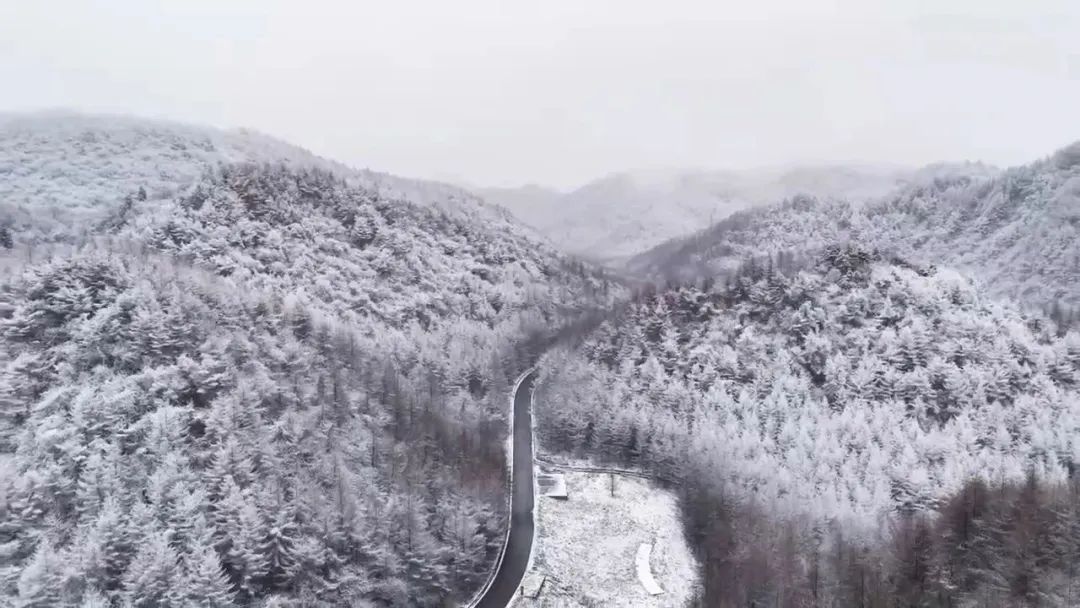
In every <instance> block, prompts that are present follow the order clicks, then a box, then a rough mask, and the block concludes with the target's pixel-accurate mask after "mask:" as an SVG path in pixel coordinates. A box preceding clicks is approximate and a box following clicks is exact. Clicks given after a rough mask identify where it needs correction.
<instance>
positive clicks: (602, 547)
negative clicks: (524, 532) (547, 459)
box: [511, 471, 698, 608]
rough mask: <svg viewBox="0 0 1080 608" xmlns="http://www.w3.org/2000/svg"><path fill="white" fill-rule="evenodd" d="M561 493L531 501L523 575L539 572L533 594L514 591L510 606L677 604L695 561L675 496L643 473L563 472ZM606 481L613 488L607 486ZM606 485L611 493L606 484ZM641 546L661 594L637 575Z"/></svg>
mask: <svg viewBox="0 0 1080 608" xmlns="http://www.w3.org/2000/svg"><path fill="white" fill-rule="evenodd" d="M564 476H565V480H566V486H567V493H568V499H565V500H559V499H552V498H546V497H540V498H538V499H537V507H536V524H537V538H536V545H535V546H534V551H535V555H534V558H535V559H534V561H533V564H532V566H531V569H530V574H536V575H543V576H546V577H547V579H546V580H545V582H544V585H543V589H542V590H541V593H540V596H539V597H537V598H535V599H533V598H525V597H521V596H518V597H517V598H515V600H514V602H513V603H512V604H511V605H512V606H514V607H516V608H532V607H560V608H561V607H568V606H605V607H607V606H614V607H620V606H621V607H626V608H630V607H633V608H650V607H657V608H659V607H661V606H663V607H670V606H682V605H684V604H685V603H686V602H687V600H688V599H689V598H690V596H691V594H692V591H693V588H694V585H695V584H696V582H697V572H698V567H697V563H696V561H695V559H694V557H693V555H692V554H691V553H690V548H689V547H688V546H687V544H686V541H685V540H684V538H683V533H682V524H681V522H680V520H679V511H678V505H677V504H676V500H675V496H674V495H672V494H671V493H670V492H668V491H666V490H663V489H661V488H658V487H656V486H655V485H653V484H651V483H650V482H648V481H646V480H643V479H636V478H632V477H626V476H621V475H614V476H612V475H610V474H605V473H583V472H577V471H566V472H565V475H564ZM613 480H614V486H613ZM613 487H614V496H612V488H613ZM642 544H651V545H652V546H653V549H652V552H651V555H650V556H649V562H650V565H651V570H652V574H653V575H654V577H655V580H654V583H657V584H658V586H659V587H661V588H662V589H663V594H662V595H657V596H654V595H650V594H649V591H648V590H647V589H646V588H645V587H644V586H643V585H642V583H641V581H640V580H639V578H638V573H637V563H636V557H637V552H638V548H639V547H640V546H641V545H642Z"/></svg>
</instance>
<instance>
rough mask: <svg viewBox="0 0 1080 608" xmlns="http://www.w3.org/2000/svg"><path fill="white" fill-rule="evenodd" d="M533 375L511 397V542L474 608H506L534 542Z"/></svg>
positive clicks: (515, 589) (523, 573)
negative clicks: (512, 430) (512, 423)
mask: <svg viewBox="0 0 1080 608" xmlns="http://www.w3.org/2000/svg"><path fill="white" fill-rule="evenodd" d="M535 379H536V372H532V373H530V374H529V375H528V376H526V377H525V380H524V381H523V382H522V383H521V385H520V386H519V387H518V390H517V394H516V395H514V463H513V467H514V468H513V469H512V473H511V482H512V484H513V490H512V492H513V494H512V496H511V502H510V540H509V542H508V543H507V544H506V553H505V554H504V555H503V561H502V565H500V566H499V570H498V572H496V573H495V579H494V580H493V581H492V583H491V587H489V588H488V590H487V593H485V594H484V597H483V598H481V599H480V603H478V604H477V608H505V607H506V605H507V604H509V603H510V600H511V599H512V598H513V597H514V594H515V593H517V590H518V586H520V585H521V579H522V577H524V576H525V567H526V566H527V565H528V563H529V551H530V550H531V549H532V540H533V446H532V414H531V413H530V412H529V407H530V406H531V405H532V403H531V401H532V387H533V381H534V380H535Z"/></svg>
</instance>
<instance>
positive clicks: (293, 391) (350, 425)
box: [0, 116, 620, 606]
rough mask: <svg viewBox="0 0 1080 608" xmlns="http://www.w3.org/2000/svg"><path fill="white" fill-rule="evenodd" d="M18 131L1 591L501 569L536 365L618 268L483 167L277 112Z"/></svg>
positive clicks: (467, 587) (1, 304) (332, 598)
mask: <svg viewBox="0 0 1080 608" xmlns="http://www.w3.org/2000/svg"><path fill="white" fill-rule="evenodd" d="M0 150H3V151H4V159H5V160H4V164H3V165H2V167H3V169H2V171H3V173H4V179H0V183H2V184H3V188H4V191H3V193H2V194H0V201H3V204H4V210H5V211H4V212H5V213H12V212H18V213H19V214H20V215H17V216H16V215H12V216H9V217H8V220H7V222H8V225H9V226H10V227H9V229H8V232H7V235H8V236H9V237H10V238H9V242H7V243H6V244H5V246H4V247H0V268H2V269H3V273H0V547H2V550H0V598H3V599H0V604H5V605H6V604H8V603H11V604H14V605H27V606H30V605H34V606H58V605H92V606H104V605H120V604H123V605H133V606H188V605H200V606H225V605H233V604H239V605H283V604H288V603H290V602H292V603H294V604H296V605H373V606H374V605H378V606H442V605H447V604H453V603H460V602H463V601H465V600H467V599H468V597H469V596H470V594H471V593H473V592H474V591H475V590H477V589H478V588H479V587H480V586H481V585H482V583H483V581H484V580H485V577H486V576H487V574H488V572H490V570H491V567H492V564H493V560H494V558H495V556H496V555H497V553H498V550H499V547H500V543H501V541H502V539H503V538H504V534H505V522H506V517H505V504H506V502H505V501H506V484H505V481H506V476H505V475H506V469H505V462H504V452H503V440H502V439H503V437H504V436H505V433H506V430H507V428H506V403H505V401H506V394H507V392H508V391H509V387H508V386H507V382H508V378H512V377H513V375H514V374H516V373H517V372H519V371H520V370H521V369H522V368H523V366H526V365H528V364H529V362H530V360H531V357H533V356H534V353H533V352H532V351H531V350H530V336H531V335H534V334H538V335H543V334H545V333H547V332H549V331H550V330H552V329H554V328H557V327H558V326H559V325H560V324H562V323H563V322H565V321H567V320H570V319H573V318H574V316H575V315H576V314H578V313H580V312H581V311H583V310H586V309H588V308H590V307H596V306H601V307H603V306H607V305H609V304H610V302H611V301H612V299H613V298H615V297H617V296H618V294H619V292H620V289H619V287H618V286H616V285H613V284H611V283H609V282H608V281H607V280H606V279H604V278H603V277H602V276H601V275H599V274H597V273H596V272H594V271H593V270H591V269H590V268H589V267H587V266H585V265H584V264H582V263H581V262H578V261H576V260H573V259H571V258H567V257H565V256H563V255H562V254H560V253H558V252H556V251H555V250H554V249H553V248H552V247H551V246H550V245H549V244H547V243H546V242H545V241H543V240H540V239H538V238H536V237H535V236H534V235H533V233H532V231H531V230H529V229H526V228H522V227H520V226H518V225H517V224H515V223H514V222H513V221H512V218H510V216H509V215H508V214H506V213H504V212H502V211H501V210H499V209H497V208H493V207H490V206H488V205H485V204H483V203H482V202H480V201H477V200H476V199H475V198H473V197H471V196H469V195H465V194H463V193H461V192H460V191H458V190H456V189H453V188H451V187H446V186H442V185H439V184H424V183H422V182H412V181H409V180H401V179H398V178H390V177H388V176H381V175H377V174H371V173H367V172H363V171H353V170H351V169H348V168H344V167H342V166H341V165H338V164H336V163H332V162H329V161H325V160H322V159H319V158H317V157H314V156H312V155H310V154H307V153H305V152H303V151H300V150H298V149H296V148H293V147H291V146H288V145H286V144H281V143H280V142H274V141H273V140H267V139H265V138H263V137H262V136H258V135H254V134H250V133H244V132H239V133H222V132H219V131H214V130H212V129H203V128H198V127H182V126H177V125H171V124H167V123H158V122H145V121H140V120H136V119H126V118H124V119H117V118H85V117H73V116H61V117H58V118H57V119H56V122H53V121H52V119H51V118H50V117H48V116H34V117H31V118H27V119H19V118H16V119H8V121H7V122H6V124H5V126H4V128H3V130H2V131H0ZM412 196H416V197H418V198H421V199H422V200H420V201H419V202H414V201H412V200H411V199H408V198H407V197H412ZM444 197H445V198H444Z"/></svg>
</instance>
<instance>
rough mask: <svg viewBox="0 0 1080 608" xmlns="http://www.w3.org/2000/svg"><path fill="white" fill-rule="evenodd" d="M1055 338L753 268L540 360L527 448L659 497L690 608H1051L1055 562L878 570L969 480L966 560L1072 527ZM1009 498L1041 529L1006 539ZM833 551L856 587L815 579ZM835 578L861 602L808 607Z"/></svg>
mask: <svg viewBox="0 0 1080 608" xmlns="http://www.w3.org/2000/svg"><path fill="white" fill-rule="evenodd" d="M1059 334H1060V332H1059V331H1058V328H1057V327H1056V326H1055V324H1054V323H1053V322H1052V321H1050V320H1049V319H1046V318H1044V317H1041V316H1034V317H1029V316H1024V315H1023V314H1021V313H1020V312H1019V311H1017V310H1016V309H1014V308H1012V307H1011V306H1010V305H1009V304H1004V303H1001V302H999V301H996V300H994V299H992V298H990V297H989V296H987V295H985V294H984V293H983V292H981V291H980V290H979V289H978V288H977V287H975V286H974V285H972V283H971V282H970V281H969V280H967V279H965V278H963V277H962V276H961V275H959V274H957V273H955V272H953V271H948V270H942V269H937V268H935V267H933V266H923V265H919V264H911V263H908V262H906V261H904V260H903V259H897V258H893V257H891V256H888V255H882V254H880V253H878V252H874V251H871V250H865V249H861V248H859V247H854V246H829V247H825V248H824V249H823V253H822V254H821V256H820V257H819V258H818V259H817V260H816V261H815V262H814V263H812V264H810V265H808V266H806V267H804V268H803V269H801V270H800V269H797V268H787V266H786V262H785V263H778V262H777V260H775V259H772V260H765V261H764V263H760V264H759V263H756V262H753V263H750V264H748V265H745V266H743V267H741V268H739V269H738V270H737V271H736V272H735V274H734V275H733V277H732V278H731V280H730V281H729V282H727V283H719V284H716V285H711V284H709V283H708V282H705V283H702V284H698V285H697V286H684V287H674V288H672V289H669V290H666V291H660V292H656V291H645V292H643V293H642V294H641V295H640V296H639V297H638V298H637V299H636V300H635V302H634V303H633V304H632V305H631V306H630V307H629V308H628V309H627V310H625V311H623V312H621V313H620V314H618V315H616V316H615V317H613V318H611V319H609V320H608V321H606V322H604V323H602V324H601V325H600V326H599V327H598V328H597V329H596V330H595V331H593V332H592V333H591V334H589V335H588V336H587V337H586V338H585V339H584V341H583V342H582V343H581V344H580V345H578V346H577V347H575V348H569V347H568V348H564V349H560V350H557V351H555V352H552V353H550V354H549V355H547V356H546V359H545V360H546V362H547V365H545V366H544V369H545V370H546V371H545V374H546V376H545V377H544V378H543V379H542V381H541V382H542V383H541V387H542V388H541V391H542V397H541V398H540V399H539V400H538V404H539V407H540V410H539V411H538V414H537V420H538V423H539V425H540V429H539V437H540V440H541V444H542V445H544V446H545V447H546V448H548V449H557V450H561V451H567V452H571V453H576V454H579V455H581V456H586V457H591V458H594V459H600V460H606V461H609V462H618V463H620V464H629V465H633V466H637V467H641V468H644V469H646V470H650V471H653V472H655V473H656V474H658V475H659V476H661V477H662V478H664V479H669V480H675V481H677V482H679V484H680V485H681V486H682V488H683V493H684V501H683V507H684V513H685V515H686V517H687V526H688V529H687V531H688V534H689V535H690V536H691V538H692V540H693V542H694V543H695V544H696V545H697V546H698V547H699V558H700V559H701V561H702V563H703V564H704V566H703V567H704V568H705V573H704V576H703V580H705V581H706V583H705V584H706V589H705V590H704V591H703V596H702V598H703V601H704V602H705V603H704V605H733V606H734V605H751V604H749V602H750V601H757V602H760V603H761V604H760V605H784V606H789V605H790V606H796V605H803V604H801V603H800V602H803V601H809V599H808V597H809V596H810V595H812V596H813V597H814V601H815V602H821V603H819V604H817V605H882V606H886V605H888V606H893V605H933V606H937V605H941V606H946V605H967V604H954V603H950V602H955V601H960V600H961V599H964V598H968V599H971V598H974V597H977V595H968V593H969V592H970V593H975V591H976V590H982V591H985V592H987V593H993V594H995V595H993V597H994V598H996V599H995V600H994V601H992V602H989V603H988V604H987V605H991V606H1005V605H1012V604H1010V603H1009V602H1010V601H1012V600H1011V599H1009V598H1013V599H1015V597H1014V596H1013V595H1010V594H1013V593H1018V592H1016V591H1015V590H1014V589H1012V588H1011V587H1010V585H1011V584H1012V582H1014V581H1013V577H1022V576H1029V577H1041V578H1039V583H1038V585H1036V586H1039V587H1040V589H1042V587H1041V586H1042V585H1046V586H1047V588H1046V589H1042V590H1041V591H1040V593H1041V592H1046V593H1048V594H1050V595H1047V596H1046V597H1047V598H1051V597H1052V598H1053V599H1054V601H1053V602H1049V604H1050V605H1068V604H1067V603H1065V604H1062V603H1061V601H1060V600H1061V598H1062V597H1063V594H1064V593H1065V592H1066V586H1067V585H1071V584H1073V583H1074V582H1075V578H1063V577H1059V574H1058V573H1059V572H1060V569H1064V568H1065V566H1066V565H1067V564H1068V563H1069V562H1068V560H1069V559H1071V558H1066V557H1063V556H1062V555H1060V554H1059V555H1058V557H1054V558H1051V557H1047V558H1046V560H1047V561H1045V562H1044V563H1043V566H1041V567H1040V571H1038V572H1035V573H1032V568H1033V567H1032V566H1031V565H1030V564H1028V565H1022V564H1021V565H1017V564H1016V563H1014V562H1011V561H1008V560H1005V559H1002V560H1000V561H993V562H991V563H986V564H982V565H981V566H979V568H981V570H979V571H978V572H975V571H974V569H975V566H974V565H973V564H974V562H972V563H967V564H966V565H964V566H963V567H960V566H956V569H955V570H954V571H951V572H944V571H942V572H936V573H935V572H929V571H926V572H919V573H917V574H918V577H919V578H918V579H917V581H916V582H913V581H912V580H910V579H906V578H904V577H905V576H908V575H909V574H910V573H909V572H907V571H905V570H904V568H905V567H907V566H910V563H908V562H904V561H903V560H904V559H907V558H903V556H900V555H899V553H901V552H902V551H908V550H912V548H911V546H910V544H905V543H912V542H916V541H917V542H924V541H925V542H929V541H926V538H927V537H926V536H920V537H918V538H916V537H915V536H910V537H909V536H904V534H907V532H911V533H912V534H915V532H912V530H915V529H916V528H917V529H918V530H920V532H919V534H932V532H930V530H931V529H933V527H934V526H938V525H940V526H946V525H952V524H951V523H949V522H948V521H945V522H944V523H941V522H942V521H943V520H941V519H938V518H935V517H929V518H924V516H928V515H934V514H937V513H938V512H939V510H945V509H948V508H952V507H949V505H952V504H954V501H959V502H958V503H956V504H967V503H964V502H963V500H965V499H964V498H963V496H964V494H963V492H965V490H964V488H965V487H967V484H969V482H972V480H979V481H981V482H982V483H984V484H989V485H991V486H992V487H994V488H995V490H994V491H993V492H992V493H991V494H992V495H993V497H995V498H993V499H991V498H988V496H990V495H988V494H985V492H986V487H987V485H984V486H981V487H982V490H979V489H978V488H977V489H976V490H972V491H975V492H979V491H982V492H984V494H978V495H977V496H976V498H975V499H974V500H976V501H977V502H979V506H978V509H980V510H979V511H977V512H974V513H969V516H970V517H972V518H980V517H982V516H983V515H985V513H984V511H983V510H986V513H988V512H989V511H995V512H996V513H997V515H996V516H995V517H998V518H999V520H997V523H996V524H994V525H995V526H998V527H996V528H994V530H995V532H994V534H997V536H994V537H993V538H990V537H987V538H986V539H984V540H985V542H986V543H987V544H985V545H984V546H983V547H982V549H980V550H981V551H984V552H983V553H981V554H980V555H982V556H983V557H986V558H987V559H990V558H992V557H994V556H995V555H996V552H1005V551H1014V550H1017V551H1019V550H1025V551H1026V550H1030V547H1028V546H1025V547H1021V548H1017V547H1016V546H1013V545H1010V544H1009V543H1011V542H1013V540H1015V538H1013V537H1012V536H1010V535H1011V534H1014V533H1016V534H1027V533H1030V534H1036V531H1039V532H1038V533H1039V534H1042V533H1049V532H1047V530H1049V526H1051V524H1052V525H1059V524H1060V525H1066V524H1067V525H1074V524H1076V521H1077V520H1076V517H1077V516H1078V515H1080V514H1077V513H1073V512H1072V511H1069V513H1071V515H1069V517H1071V518H1072V519H1067V520H1066V519H1060V518H1058V516H1059V515H1060V517H1064V515H1062V514H1061V513H1060V512H1058V511H1054V509H1058V508H1061V507H1062V505H1063V504H1067V502H1064V503H1063V502H1060V499H1058V498H1055V496H1059V494H1056V493H1055V492H1057V491H1056V490H1053V488H1055V487H1057V486H1056V484H1062V483H1065V482H1067V481H1068V480H1069V479H1070V478H1071V477H1072V475H1073V474H1074V472H1075V469H1076V465H1077V462H1078V459H1080V443H1078V441H1077V437H1080V391H1078V386H1080V335H1078V334H1077V333H1075V332H1068V333H1065V334H1064V335H1062V336H1060V337H1059ZM1028 476H1031V477H1032V478H1033V479H1037V480H1038V481H1039V484H1040V485H1038V486H1034V485H1033V486H1032V488H1033V489H1031V490H1029V491H1028V493H1027V494H1026V498H1025V499H1024V500H1028V501H1029V504H1031V508H1032V509H1033V511H1032V513H1034V512H1035V511H1038V512H1040V513H1041V512H1043V511H1045V512H1047V513H1049V512H1051V511H1053V512H1054V513H1058V515H1054V516H1053V517H1050V516H1049V515H1047V516H1046V517H1045V518H1042V519H1038V518H1036V517H1035V516H1034V515H1032V517H1033V519H1032V520H1031V521H1029V522H1027V523H1022V522H1021V523H1017V521H1018V520H1017V519H1016V518H1015V515H1016V511H1013V510H1011V509H1013V507H1012V506H1011V505H1013V504H1014V503H1013V502H1011V501H1013V500H1014V499H1015V500H1018V499H1016V494H1014V493H1013V491H1012V490H1011V489H1009V487H1008V486H1006V487H1004V488H1003V487H1002V486H1001V485H1000V484H1002V483H1006V484H1015V483H1020V482H1023V480H1024V479H1025V478H1026V477H1028ZM1044 488H1045V489H1044ZM955 496H960V498H954V497H955ZM1055 501H1058V502H1055ZM1007 505H1010V506H1007ZM1048 505H1054V506H1053V507H1051V506H1048ZM955 508H957V509H960V508H961V507H955ZM964 508H966V507H964ZM972 508H974V507H972ZM1038 517H1042V516H1041V515H1040V516H1038ZM1055 518H1058V519H1055ZM1036 519H1038V523H1037V525H1036V523H1035V520H1036ZM980 522H981V520H980ZM1055 522H1056V523H1055ZM976 523H978V522H976ZM984 523H985V522H983V523H979V525H984ZM972 525H973V526H974V525H975V524H974V523H973V524H972ZM985 525H989V524H985ZM1020 525H1030V526H1031V528H1030V529H1027V530H1025V529H1022V528H1017V527H1016V526H1020ZM1076 525H1080V524H1076ZM903 526H911V527H910V528H904V527H903ZM919 526H923V527H921V528H919ZM942 529H945V527H942ZM972 529H974V528H972ZM1077 529H1080V528H1077ZM905 530H906V531H907V532H905ZM986 530H989V528H986ZM950 533H951V532H950ZM986 534H990V532H989V531H987V532H986ZM1024 538H1029V537H1024ZM1032 538H1033V537H1032ZM913 539H915V540H913ZM919 539H921V540H919ZM1009 539H1013V540H1009ZM1065 541H1068V542H1080V535H1078V534H1075V533H1073V532H1070V533H1069V535H1068V536H1064V537H1062V542H1065ZM935 542H936V541H935ZM950 542H951V541H950ZM957 542H959V541H957ZM1025 542H1026V541H1025ZM1033 542H1034V541H1033ZM893 543H896V545H895V549H894V545H893ZM931 545H932V546H931ZM1046 546H1047V550H1049V545H1046ZM1056 546H1057V545H1055V547H1056ZM1069 546H1072V545H1069ZM1062 547H1064V545H1062ZM1059 548H1060V547H1059ZM920 550H923V551H925V553H924V554H922V557H920V558H919V559H923V558H925V559H926V560H927V561H926V563H927V566H926V567H927V568H929V567H930V566H929V562H930V557H929V556H930V555H931V554H934V559H945V558H944V557H941V556H943V555H951V553H949V552H950V551H959V550H963V547H956V546H953V545H951V544H949V543H945V542H943V543H942V544H941V545H937V544H932V543H931V544H928V545H926V546H925V547H924V548H923V549H920ZM1055 550H1057V549H1055ZM1062 550H1063V551H1066V550H1069V551H1071V549H1068V547H1065V548H1064V549H1062ZM848 551H850V552H851V555H853V556H856V557H853V558H852V559H853V560H855V563H857V564H860V565H859V568H862V570H857V571H851V570H845V569H846V568H848V567H849V566H848V565H847V562H842V563H839V564H838V563H829V564H825V563H821V564H819V565H814V564H816V563H818V562H817V560H825V559H827V558H826V556H827V555H839V556H841V558H842V556H843V555H845V554H846V553H845V552H848ZM894 551H895V552H896V553H894ZM938 551H940V552H941V553H940V555H939V554H938V553H937V552H938ZM833 552H837V553H833ZM860 552H862V553H860ZM859 555H862V556H863V557H857V556H859ZM1069 555H1072V553H1069ZM968 557H970V556H968ZM828 559H832V558H828ZM842 559H846V558H842ZM785 564H786V565H785ZM905 564H906V565H905ZM941 567H944V566H941ZM853 572H854V574H853ZM860 573H861V574H860ZM852 576H862V577H864V578H865V580H864V583H865V584H867V585H868V584H869V582H868V581H869V580H870V579H869V578H866V577H876V578H874V580H875V582H874V585H876V586H877V587H876V588H875V589H873V590H870V589H869V587H865V585H864V589H863V591H864V592H865V593H866V594H867V595H864V596H863V597H864V599H863V600H861V601H859V602H857V603H854V604H851V603H846V602H850V601H854V600H851V599H848V600H841V599H829V600H828V601H826V599H825V597H826V596H825V595H819V594H824V593H825V586H831V587H830V588H829V589H828V594H829V597H830V598H834V597H836V596H835V595H833V594H843V593H847V591H844V586H845V585H850V584H856V582H853V581H852V579H851V578H850V577H852ZM995 576H996V577H998V578H994V577H995ZM960 579H963V581H961V580H960ZM1032 580H1033V581H1034V578H1032ZM931 582H932V583H933V584H934V585H940V586H938V587H931ZM1032 584H1033V585H1035V583H1032ZM950 586H951V587H950ZM1049 587H1053V589H1050V588H1049ZM1070 588H1071V587H1070ZM950 589H951V590H950ZM871 591H872V592H873V593H871ZM909 594H910V595H909ZM871 596H873V597H876V598H878V599H879V600H880V601H881V602H883V603H880V604H878V603H874V602H871V601H870V600H869V599H866V598H870V597H871ZM800 597H801V598H802V599H800ZM849 597H850V596H849ZM898 597H914V598H916V599H915V600H912V601H917V602H922V603H916V604H906V603H896V601H897V600H895V598H898ZM988 597H989V596H988ZM1071 597H1075V596H1071ZM889 598H893V599H889ZM886 600H887V601H889V602H893V603H884V602H886ZM832 601H836V602H839V603H834V604H830V603H829V602H832ZM875 601H876V600H875ZM965 601H966V600H965ZM724 602H730V603H724ZM864 602H865V603H864ZM935 602H936V603H935ZM1055 602H1056V603H1055Z"/></svg>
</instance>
